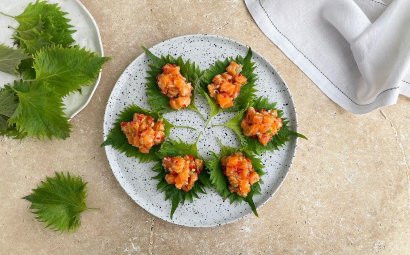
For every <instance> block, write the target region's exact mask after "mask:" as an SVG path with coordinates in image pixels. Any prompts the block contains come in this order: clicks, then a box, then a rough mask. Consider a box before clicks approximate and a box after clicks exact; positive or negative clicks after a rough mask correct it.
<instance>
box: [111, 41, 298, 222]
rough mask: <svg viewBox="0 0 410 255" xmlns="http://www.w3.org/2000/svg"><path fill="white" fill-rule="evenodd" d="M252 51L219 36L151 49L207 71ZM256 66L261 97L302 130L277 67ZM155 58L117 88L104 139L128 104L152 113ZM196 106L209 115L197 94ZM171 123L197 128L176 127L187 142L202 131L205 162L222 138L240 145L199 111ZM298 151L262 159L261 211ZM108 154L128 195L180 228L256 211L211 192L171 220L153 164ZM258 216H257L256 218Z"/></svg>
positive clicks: (129, 71) (141, 60) (290, 146)
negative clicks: (149, 80) (149, 88)
mask: <svg viewBox="0 0 410 255" xmlns="http://www.w3.org/2000/svg"><path fill="white" fill-rule="evenodd" d="M247 50H248V47H247V46H245V45H243V44H241V43H238V42H235V41H233V40H230V39H227V38H223V37H220V36H213V35H186V36H181V37H176V38H172V39H169V40H166V41H164V42H161V43H159V44H157V45H155V46H154V47H152V48H151V49H150V51H151V52H153V53H154V54H155V55H157V56H160V55H167V54H170V55H173V56H181V57H182V58H184V59H185V60H188V59H190V60H192V61H194V62H196V63H197V64H198V65H199V67H200V68H201V69H202V70H205V69H207V68H208V67H209V66H210V65H211V64H213V63H214V62H215V61H216V60H218V59H220V60H223V59H225V58H226V57H235V56H237V55H242V56H245V55H246V52H247ZM252 60H253V61H254V62H255V63H256V70H255V72H256V74H257V75H258V77H259V79H258V81H257V82H256V87H257V89H258V92H257V95H258V96H265V97H268V98H270V100H271V101H272V102H277V103H278V105H277V106H278V108H280V109H282V110H283V111H284V115H285V117H286V118H288V120H289V125H290V128H291V129H292V130H294V131H296V128H297V124H296V112H295V109H294V106H293V101H292V97H291V95H290V92H289V90H288V88H287V86H286V84H285V83H284V82H283V80H282V79H281V78H280V76H279V75H278V74H277V72H276V71H275V69H274V68H273V67H272V66H271V65H270V64H269V63H268V62H267V61H266V60H265V59H264V58H263V57H262V56H260V55H259V54H258V53H256V52H253V59H252ZM149 63H150V60H149V59H148V57H147V56H146V55H145V54H142V55H140V56H139V57H138V58H136V59H135V60H134V62H132V63H131V64H130V65H129V66H128V67H127V68H126V69H125V71H124V73H123V74H122V75H121V77H120V78H119V80H118V82H117V84H116V85H115V87H114V89H113V91H112V93H111V96H110V98H109V101H108V105H107V108H106V112H105V118H104V139H106V138H107V135H108V133H109V131H110V130H111V128H112V127H113V123H114V122H115V120H116V118H117V116H118V114H119V113H120V112H121V111H122V110H123V109H124V108H125V107H127V106H129V105H131V104H136V105H138V106H140V107H142V108H145V109H150V108H149V105H148V103H147V97H146V95H145V88H146V85H145V84H146V79H145V77H146V75H147V74H146V72H147V70H148V68H149V67H148V64H149ZM196 104H197V107H198V108H199V110H200V111H201V112H202V114H204V115H207V114H209V108H208V105H207V103H206V101H205V100H204V99H203V98H202V97H200V96H197V98H196ZM234 114H235V113H226V112H223V113H220V114H219V115H217V116H215V117H214V118H213V119H212V121H211V125H212V124H220V123H224V122H226V121H227V120H229V119H230V118H232V117H233V116H234ZM164 117H165V118H166V119H167V120H169V121H170V122H171V123H173V124H175V125H178V126H191V127H194V128H196V129H197V130H196V131H194V130H189V129H173V130H172V131H171V135H170V138H171V139H177V138H181V139H182V140H183V141H184V142H188V143H193V142H194V141H195V139H196V137H197V136H198V135H199V134H200V133H201V132H202V135H201V139H200V140H199V144H198V149H199V152H200V154H201V156H202V158H204V159H205V160H207V159H208V158H209V156H210V154H209V152H211V151H214V152H216V153H219V146H218V144H217V141H216V138H218V139H220V140H221V141H222V143H223V144H225V145H228V146H238V145H239V144H238V140H237V138H236V136H235V135H234V133H233V132H232V131H231V130H229V129H227V128H223V127H213V128H205V121H204V120H203V119H201V117H200V116H199V115H198V114H197V113H195V112H193V111H187V110H183V111H178V112H171V113H167V114H165V115H164ZM295 148H296V139H294V140H292V141H290V142H288V143H286V145H285V146H284V147H283V148H282V149H280V150H278V151H275V152H267V153H265V154H263V155H262V156H261V159H262V162H263V163H264V164H265V168H264V171H265V172H266V174H265V175H264V176H263V178H262V179H263V184H261V193H262V194H261V195H256V196H254V202H255V204H256V206H257V207H260V206H261V205H263V204H264V203H265V202H266V201H268V199H269V198H271V197H272V195H273V194H274V193H275V191H276V190H277V189H278V187H279V186H280V184H281V183H282V181H283V179H284V178H285V176H286V174H287V172H288V170H289V167H290V165H291V163H292V160H293V157H294V153H295ZM105 149H106V153H107V157H108V160H109V163H110V166H111V168H112V171H113V173H114V175H115V177H116V178H117V180H118V182H119V183H120V184H121V186H122V187H123V189H124V190H125V192H127V194H128V195H129V196H131V198H132V199H133V200H134V201H135V202H136V203H137V204H139V205H140V206H141V207H142V208H144V209H145V210H147V211H148V212H150V213H151V214H153V215H155V216H157V217H159V218H161V219H163V220H166V221H168V222H172V223H175V224H179V225H183V226H189V227H213V226H218V225H222V224H226V223H230V222H233V221H235V220H238V219H240V218H242V217H244V216H246V215H248V214H252V211H251V209H250V207H249V205H248V204H247V203H241V204H236V203H234V204H230V203H229V201H223V199H222V198H221V197H220V196H219V195H218V194H217V193H216V192H215V191H214V190H213V188H209V189H207V194H203V195H200V198H199V199H196V200H194V202H192V203H189V202H187V203H186V204H184V205H180V206H179V207H178V208H177V210H176V212H175V214H174V216H173V218H172V219H171V218H170V208H171V202H170V201H169V200H168V201H166V200H165V195H164V193H162V192H159V191H157V189H156V186H157V180H153V179H152V177H153V176H155V173H154V172H153V171H152V170H151V167H152V166H153V163H140V162H139V161H138V160H137V159H135V158H129V157H126V156H125V155H124V154H122V153H120V152H118V151H116V150H115V149H113V148H112V147H110V146H106V147H105ZM251 217H254V216H251Z"/></svg>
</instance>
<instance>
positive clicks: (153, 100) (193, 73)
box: [143, 47, 202, 116]
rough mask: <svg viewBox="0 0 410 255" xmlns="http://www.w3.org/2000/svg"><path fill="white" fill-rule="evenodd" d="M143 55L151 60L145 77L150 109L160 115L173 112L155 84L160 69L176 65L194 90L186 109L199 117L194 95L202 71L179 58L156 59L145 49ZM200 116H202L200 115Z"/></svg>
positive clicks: (160, 71)
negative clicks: (167, 65)
mask: <svg viewBox="0 0 410 255" xmlns="http://www.w3.org/2000/svg"><path fill="white" fill-rule="evenodd" d="M143 49H144V51H145V54H147V56H148V57H149V59H150V60H151V63H150V65H149V67H150V69H149V70H148V76H147V90H146V93H147V97H148V103H149V104H150V106H151V108H152V109H153V110H154V111H156V112H160V113H167V112H171V111H175V110H174V109H172V108H171V107H170V105H169V98H168V97H167V96H166V95H164V94H162V93H161V90H160V89H159V87H158V84H157V76H158V75H159V74H161V73H162V67H163V66H164V65H166V64H175V65H178V66H179V67H180V68H181V69H180V72H181V74H182V76H184V77H185V78H186V79H187V81H188V82H190V83H191V85H192V87H193V88H194V89H193V91H192V101H191V104H190V105H189V106H188V107H187V108H186V109H190V110H192V111H195V112H197V113H198V114H200V115H201V113H200V112H199V110H198V108H197V107H196V105H195V93H196V92H197V87H198V86H199V83H200V78H201V76H202V71H201V70H200V69H199V67H198V65H196V64H195V63H194V62H191V61H190V60H187V61H185V60H183V59H182V58H181V57H178V58H175V57H173V56H171V55H167V56H161V57H157V56H155V55H154V54H153V53H152V52H150V51H149V50H148V49H147V48H145V47H143ZM201 116H202V115H201Z"/></svg>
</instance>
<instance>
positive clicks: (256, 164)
mask: <svg viewBox="0 0 410 255" xmlns="http://www.w3.org/2000/svg"><path fill="white" fill-rule="evenodd" d="M235 152H242V153H243V154H244V155H245V156H246V157H247V158H249V159H250V160H251V162H252V166H253V168H254V169H255V171H256V172H257V173H258V174H259V176H260V177H262V175H264V172H263V167H264V166H263V164H262V161H261V160H260V159H259V158H258V157H257V156H256V155H255V154H254V153H253V152H251V151H249V150H246V149H236V148H232V147H227V146H223V145H222V146H221V153H220V154H219V155H218V154H216V153H214V152H212V156H211V159H210V160H208V161H207V162H206V166H207V168H208V169H209V173H210V180H211V184H212V185H213V186H214V187H215V189H216V191H217V192H218V193H219V194H220V195H221V196H222V197H223V198H224V199H226V198H227V199H229V201H230V202H231V203H234V202H238V203H241V202H246V203H248V204H249V206H250V207H251V209H252V212H253V213H254V214H255V215H256V216H258V212H257V210H256V206H255V203H254V202H253V197H254V196H255V195H258V194H260V184H261V183H263V182H262V179H261V180H260V181H259V182H257V183H255V184H253V185H252V186H251V191H250V192H249V194H248V195H247V196H246V198H243V197H241V196H239V195H237V194H236V193H231V192H230V191H229V182H228V178H227V177H226V176H225V174H224V173H223V170H222V164H221V160H222V158H223V157H225V156H229V155H232V154H233V153H235Z"/></svg>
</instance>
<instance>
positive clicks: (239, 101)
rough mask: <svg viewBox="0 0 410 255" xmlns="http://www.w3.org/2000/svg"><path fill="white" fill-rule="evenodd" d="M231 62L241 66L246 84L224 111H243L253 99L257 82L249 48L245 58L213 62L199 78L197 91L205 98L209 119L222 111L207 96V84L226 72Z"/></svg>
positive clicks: (239, 57) (238, 57)
mask: <svg viewBox="0 0 410 255" xmlns="http://www.w3.org/2000/svg"><path fill="white" fill-rule="evenodd" d="M231 61H236V62H237V63H238V64H240V65H242V72H241V73H242V75H243V76H245V77H246V78H247V83H246V84H245V85H244V86H242V88H241V91H240V93H239V96H238V97H237V98H236V99H235V102H234V106H233V107H231V108H229V109H226V110H225V111H229V112H235V111H241V110H243V109H245V108H246V106H247V105H248V104H249V102H250V101H252V100H253V99H254V98H255V92H256V88H255V87H256V84H255V82H256V80H257V75H256V74H255V73H254V71H255V63H254V62H252V49H251V48H249V50H248V53H247V54H246V56H245V58H244V57H242V56H237V57H236V58H227V59H225V60H223V61H220V60H218V61H216V62H215V64H213V65H212V66H211V67H209V69H208V70H207V71H205V72H204V74H203V76H202V78H201V83H200V89H199V90H200V91H201V94H202V95H204V96H205V98H206V100H207V101H208V104H209V106H210V111H211V113H210V117H209V118H212V117H213V116H215V115H217V114H218V113H219V112H220V111H221V110H222V109H221V108H220V107H219V105H218V104H217V103H216V102H215V101H214V99H212V98H211V97H210V96H209V93H208V84H210V83H212V79H213V78H214V77H215V76H216V75H218V74H221V73H224V72H226V68H227V67H228V66H229V64H230V62H231Z"/></svg>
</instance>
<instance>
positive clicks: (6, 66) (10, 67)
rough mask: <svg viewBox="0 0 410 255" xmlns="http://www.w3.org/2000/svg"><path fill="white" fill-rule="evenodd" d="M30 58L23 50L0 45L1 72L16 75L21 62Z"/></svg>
mask: <svg viewBox="0 0 410 255" xmlns="http://www.w3.org/2000/svg"><path fill="white" fill-rule="evenodd" d="M27 58H28V56H27V55H26V54H25V53H24V52H23V51H22V50H21V49H15V48H11V47H8V46H6V45H3V44H0V71H1V72H5V73H9V74H15V73H17V68H18V66H19V65H20V63H21V61H22V60H24V59H27Z"/></svg>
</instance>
